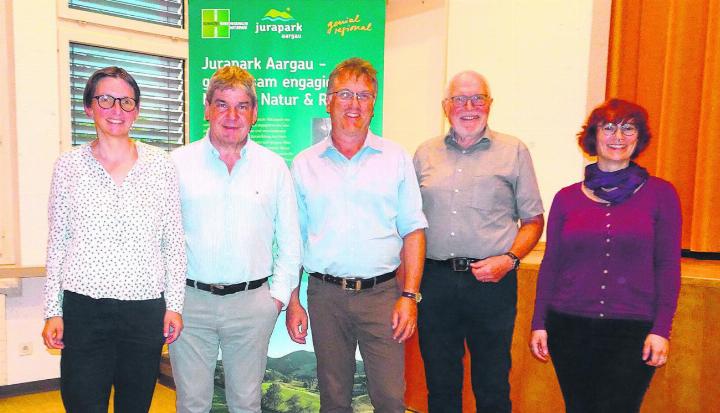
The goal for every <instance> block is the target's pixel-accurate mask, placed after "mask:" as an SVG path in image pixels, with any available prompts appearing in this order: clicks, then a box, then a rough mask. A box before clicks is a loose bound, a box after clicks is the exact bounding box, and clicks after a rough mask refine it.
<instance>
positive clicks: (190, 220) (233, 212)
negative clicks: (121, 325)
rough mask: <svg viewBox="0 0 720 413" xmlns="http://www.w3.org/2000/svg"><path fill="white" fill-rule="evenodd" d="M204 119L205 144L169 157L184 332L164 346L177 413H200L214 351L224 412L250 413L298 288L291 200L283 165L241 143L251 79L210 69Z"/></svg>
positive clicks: (250, 114) (253, 115)
mask: <svg viewBox="0 0 720 413" xmlns="http://www.w3.org/2000/svg"><path fill="white" fill-rule="evenodd" d="M205 118H206V119H207V120H208V122H209V124H210V128H209V130H208V133H207V136H206V137H205V138H203V139H202V140H199V141H197V142H193V143H191V144H190V145H187V146H185V147H183V148H179V149H177V150H176V151H174V152H173V154H172V158H173V160H174V161H175V165H176V166H177V169H178V175H179V179H180V197H181V203H182V214H183V226H184V228H185V234H186V245H187V254H188V271H187V278H188V279H187V287H186V296H185V312H184V323H185V330H184V332H183V335H182V337H181V339H179V340H178V341H177V342H176V343H175V344H173V345H172V346H170V359H171V362H172V367H173V376H174V379H175V384H176V387H177V411H178V412H179V413H191V412H192V413H194V412H203V413H206V412H208V411H209V410H210V408H211V404H212V397H213V388H214V387H213V381H214V380H213V379H214V372H215V364H216V361H217V358H218V350H222V360H223V368H224V371H225V386H226V387H225V392H226V397H227V403H228V407H229V409H230V411H233V412H235V411H243V412H260V399H261V394H262V391H261V383H262V378H263V375H264V373H265V365H266V361H267V348H268V343H269V341H270V334H271V333H272V330H273V327H274V325H275V321H276V319H277V316H278V314H279V313H280V310H281V309H282V308H283V306H284V305H286V304H287V303H288V301H289V299H290V293H291V291H292V288H293V287H294V286H296V285H297V282H298V272H299V268H300V234H299V227H298V217H297V204H296V198H295V192H294V189H293V183H292V179H291V177H290V172H289V170H288V168H287V165H286V164H285V161H284V160H283V159H282V158H281V157H280V156H278V155H276V154H275V153H273V152H271V151H270V150H268V149H265V148H263V147H262V146H260V145H258V144H257V143H255V142H253V141H252V140H250V139H248V135H249V133H250V129H251V128H252V126H253V125H254V124H255V122H256V120H257V96H256V93H255V86H254V79H253V77H252V75H250V74H249V73H248V72H247V71H245V70H243V69H241V68H239V67H236V66H227V67H223V68H221V69H219V70H218V71H217V72H216V73H215V74H214V75H213V77H212V78H211V79H210V84H209V86H208V91H207V99H206V102H205ZM273 245H275V246H276V248H277V250H276V251H275V252H273ZM270 276H272V279H271V281H270V283H269V285H268V282H267V281H268V277H270Z"/></svg>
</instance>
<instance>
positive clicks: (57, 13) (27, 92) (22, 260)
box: [0, 0, 610, 385]
mask: <svg viewBox="0 0 720 413" xmlns="http://www.w3.org/2000/svg"><path fill="white" fill-rule="evenodd" d="M5 5H8V6H10V7H9V8H10V9H11V10H12V14H11V18H12V23H13V30H14V32H13V33H12V34H11V35H10V36H8V37H7V38H8V39H9V40H11V41H12V43H11V44H12V47H13V50H14V58H13V59H12V61H11V62H10V63H9V66H8V67H9V71H10V73H9V75H11V76H13V75H14V77H15V83H14V84H13V85H12V86H13V87H11V90H10V92H11V93H14V94H15V96H16V97H17V99H16V109H17V110H16V112H12V111H9V110H6V109H3V106H2V104H0V118H2V119H10V120H11V122H12V121H14V122H15V125H16V130H17V132H16V133H13V135H12V136H10V142H11V143H14V144H16V146H17V187H18V194H17V202H16V205H17V208H18V210H19V218H18V220H17V222H18V223H19V230H18V231H17V234H16V235H15V236H13V237H12V238H13V239H12V240H11V241H12V242H16V243H19V248H18V251H17V252H18V254H17V259H16V262H17V263H19V264H22V265H27V266H31V265H42V264H43V262H44V259H45V241H46V231H47V224H46V222H47V218H46V208H47V194H48V188H49V183H50V173H51V170H52V165H53V161H54V160H55V158H56V157H57V155H58V154H59V153H60V152H61V151H62V150H65V149H67V148H68V147H69V142H70V138H69V131H70V126H69V109H68V103H67V102H69V98H68V81H67V65H68V64H67V47H68V46H67V43H68V41H78V42H83V43H88V44H95V45H101V46H102V45H105V46H111V47H113V46H114V47H119V48H123V49H129V50H136V51H141V52H150V53H157V52H158V51H162V53H163V54H165V55H169V56H173V57H181V58H186V57H187V35H186V33H185V32H184V31H182V30H177V29H167V28H158V27H157V26H156V25H149V24H143V23H135V22H132V21H129V20H124V19H117V18H112V17H108V16H98V15H96V14H93V13H87V12H80V11H77V10H69V9H68V8H67V1H66V0H42V1H41V0H36V1H24V0H5ZM609 8H610V0H594V1H593V0H390V1H389V2H387V26H386V41H385V48H386V50H385V88H386V89H385V109H384V110H385V113H384V122H385V123H384V125H383V128H384V135H385V136H386V137H387V138H389V139H393V140H396V141H398V142H400V143H401V144H402V145H403V146H404V147H405V148H406V149H407V150H408V151H410V152H413V151H414V150H415V148H416V147H417V145H419V144H420V143H421V142H422V141H424V140H426V139H428V138H431V137H433V136H437V135H438V134H440V133H443V131H444V129H445V126H444V124H443V116H442V112H441V108H440V101H441V99H442V98H443V89H444V85H445V83H446V81H447V79H448V78H449V77H450V76H452V75H453V74H454V73H455V72H457V71H459V70H464V69H475V70H478V71H480V72H482V73H484V74H485V75H486V76H487V77H488V79H489V80H490V83H491V86H492V90H493V95H494V97H495V103H494V105H493V112H492V115H491V120H490V125H491V127H493V128H496V129H498V130H501V131H504V132H508V133H511V134H515V135H517V136H518V137H520V138H521V139H523V140H524V141H525V142H526V143H527V144H528V146H529V147H530V150H531V152H532V155H533V158H534V161H535V166H536V170H537V171H538V176H539V179H540V186H541V191H542V193H543V198H544V200H545V203H546V209H547V208H549V203H550V201H551V199H552V195H553V194H554V192H555V191H556V190H557V189H558V188H560V187H561V186H564V185H567V184H569V183H571V182H572V181H576V180H578V179H579V178H580V176H581V167H582V162H583V161H582V157H581V155H580V153H579V152H578V151H577V149H576V146H575V144H574V141H573V139H574V134H575V133H576V131H577V130H578V128H579V126H580V124H581V123H582V120H583V118H584V116H585V115H586V113H587V109H588V105H594V104H596V103H597V102H599V101H601V100H602V98H603V97H604V82H605V79H604V73H605V65H606V60H605V59H606V54H607V29H608V26H609ZM5 9H6V8H3V7H0V22H2V21H3V20H2V18H3V15H2V11H3V10H5ZM2 53H3V49H0V58H2ZM2 68H3V66H2V65H0V74H2V73H3V72H2ZM1 86H2V83H0V87H1ZM0 92H2V89H0ZM2 123H3V124H5V122H4V121H3V122H2ZM2 131H4V129H0V133H2ZM0 139H1V140H2V142H7V141H6V137H4V136H3V135H0ZM0 149H3V150H5V149H4V146H3V147H2V148H0ZM3 153H5V152H0V156H1V155H2V154H3ZM2 159H4V158H1V157H0V160H2ZM5 165H6V163H5V162H3V164H2V165H0V173H3V174H5V173H6V172H5V171H6V170H3V169H1V168H3V167H5ZM11 169H12V168H11ZM3 176H5V175H3ZM0 183H2V185H5V180H3V179H0ZM0 191H1V189H0ZM0 202H2V201H1V200H0ZM42 282H43V280H42V279H33V280H26V281H24V282H23V286H22V287H23V295H22V296H21V297H14V298H13V297H8V298H7V300H6V305H7V307H6V319H7V329H6V331H7V349H8V353H7V363H6V364H7V381H6V382H5V383H4V384H14V383H19V382H25V381H33V380H42V379H46V378H53V377H57V375H58V357H57V356H55V355H50V354H49V353H48V352H47V351H45V350H44V347H43V345H42V342H41V340H40V335H39V331H40V328H41V325H42V308H41V302H42V298H41V293H42ZM0 304H2V300H0ZM0 314H2V312H1V311H0ZM2 331H3V328H0V334H2ZM0 342H2V337H0ZM22 343H31V344H32V346H33V350H34V352H33V354H32V355H30V356H22V357H20V356H19V355H18V352H17V346H18V345H20V344H22ZM1 349H2V346H0V350H1ZM0 357H2V354H0ZM2 366H3V363H1V362H0V369H2ZM2 377H3V375H2V372H1V371H0V380H2ZM1 384H3V383H2V382H1V381H0V385H1Z"/></svg>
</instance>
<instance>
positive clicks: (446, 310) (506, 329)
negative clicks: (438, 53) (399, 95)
mask: <svg viewBox="0 0 720 413" xmlns="http://www.w3.org/2000/svg"><path fill="white" fill-rule="evenodd" d="M492 102H493V99H492V97H491V94H490V88H489V86H488V83H487V81H486V80H485V78H484V77H483V76H482V75H480V74H478V73H476V72H472V71H467V72H461V73H459V74H457V75H455V77H453V78H452V79H451V81H450V83H449V85H448V87H447V91H446V96H445V99H444V100H443V102H442V105H443V109H444V111H445V115H446V116H447V118H448V120H449V122H450V125H451V129H450V131H449V132H448V133H447V135H445V136H441V137H438V138H435V139H431V140H429V141H427V142H425V143H423V144H422V145H421V146H420V147H419V148H418V150H417V152H416V153H415V158H414V164H415V170H416V172H417V176H418V181H419V182H420V190H421V193H422V198H423V210H424V212H425V215H426V217H427V220H428V223H429V228H428V229H427V260H426V263H425V272H424V275H423V278H422V284H421V287H420V291H421V293H422V296H423V302H422V303H421V305H420V306H419V308H418V311H419V315H418V332H419V334H420V352H421V354H422V357H423V361H424V363H425V376H426V379H427V387H428V404H429V411H430V412H441V411H442V412H461V411H462V380H463V364H462V358H463V355H464V352H465V347H464V344H465V340H467V346H468V349H469V350H470V356H471V361H472V365H471V373H472V386H473V391H474V393H475V399H476V408H477V411H478V412H507V413H510V412H511V410H512V409H511V403H510V384H509V381H508V375H509V370H510V345H511V341H512V334H513V328H514V324H515V314H516V302H517V273H516V270H517V268H518V265H519V263H520V261H519V259H520V258H522V257H523V256H525V255H526V254H527V253H528V252H530V250H532V248H533V247H534V246H535V244H536V243H537V241H538V239H540V235H541V234H542V231H543V225H544V218H543V207H542V201H541V199H540V193H539V191H538V185H537V180H536V178H535V173H534V171H533V166H532V160H531V158H530V153H529V152H528V149H527V147H526V146H525V145H524V144H523V143H522V142H521V141H520V140H518V139H517V138H515V137H512V136H509V135H505V134H502V133H498V132H495V131H492V130H490V128H489V127H488V126H487V120H488V116H489V114H490V106H491V105H492Z"/></svg>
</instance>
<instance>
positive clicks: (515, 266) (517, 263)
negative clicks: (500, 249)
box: [503, 251, 520, 270]
mask: <svg viewBox="0 0 720 413" xmlns="http://www.w3.org/2000/svg"><path fill="white" fill-rule="evenodd" d="M503 255H507V256H508V257H510V259H511V260H512V263H513V267H512V269H513V270H517V269H518V267H520V258H518V257H517V255H515V254H513V253H512V252H510V251H508V252H506V253H505V254H503Z"/></svg>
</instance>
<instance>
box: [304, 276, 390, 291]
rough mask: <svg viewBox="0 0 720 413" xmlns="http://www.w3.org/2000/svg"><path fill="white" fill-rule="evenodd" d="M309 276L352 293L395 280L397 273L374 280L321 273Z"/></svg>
mask: <svg viewBox="0 0 720 413" xmlns="http://www.w3.org/2000/svg"><path fill="white" fill-rule="evenodd" d="M308 274H310V276H311V277H315V278H317V279H318V280H323V281H325V282H329V283H331V284H336V285H339V286H340V287H341V288H342V289H343V290H351V291H360V290H366V289H368V288H373V287H374V286H376V285H377V284H380V283H382V282H385V281H387V280H392V279H393V278H395V271H392V272H389V273H387V274H382V275H378V276H377V277H372V278H357V277H352V278H350V277H349V278H345V277H335V276H334V275H328V274H322V273H319V272H310V273H308Z"/></svg>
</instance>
